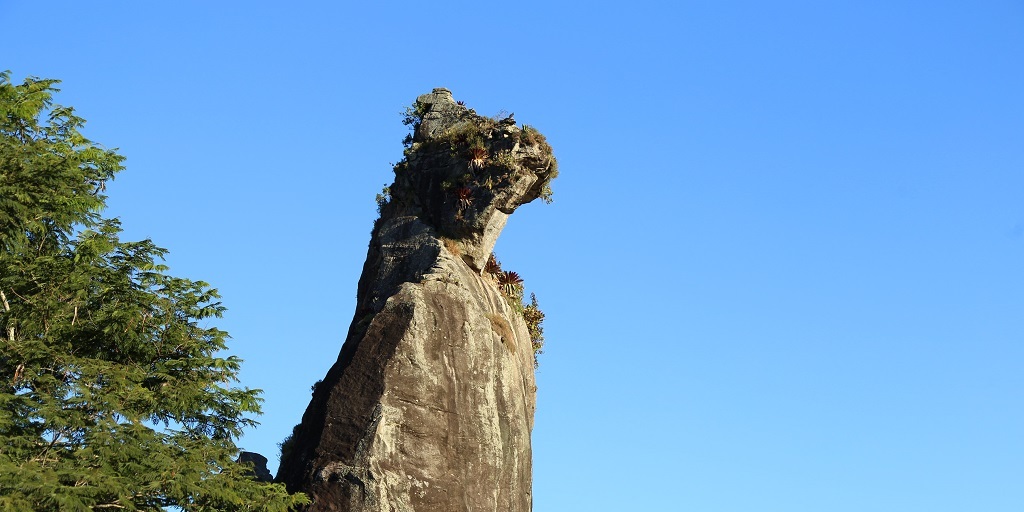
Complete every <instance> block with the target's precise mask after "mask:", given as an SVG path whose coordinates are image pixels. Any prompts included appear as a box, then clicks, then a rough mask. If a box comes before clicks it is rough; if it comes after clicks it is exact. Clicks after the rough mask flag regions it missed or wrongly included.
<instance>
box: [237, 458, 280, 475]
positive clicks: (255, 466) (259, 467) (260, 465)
mask: <svg viewBox="0 0 1024 512" xmlns="http://www.w3.org/2000/svg"><path fill="white" fill-rule="evenodd" d="M238 462H242V463H245V462H248V463H249V464H252V474H251V476H252V477H253V478H254V479H255V480H257V481H259V482H273V481H274V475H272V474H270V470H269V469H267V458H266V457H264V456H262V455H260V454H258V453H256V452H242V453H240V454H238Z"/></svg>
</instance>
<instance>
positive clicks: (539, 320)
mask: <svg viewBox="0 0 1024 512" xmlns="http://www.w3.org/2000/svg"><path fill="white" fill-rule="evenodd" d="M484 272H485V273H486V274H489V275H490V276H492V278H493V279H494V280H495V282H496V283H497V285H498V289H499V290H500V291H501V293H502V294H503V295H504V296H505V299H506V300H507V301H509V303H510V304H512V305H513V308H514V309H516V310H517V311H519V313H521V314H522V315H523V320H524V321H526V328H527V330H529V331H530V341H531V343H532V345H533V366H534V368H536V367H537V366H538V364H539V363H538V361H537V356H538V355H539V354H541V353H543V352H544V350H543V349H544V326H543V324H544V312H543V311H541V310H540V306H539V305H538V304H537V296H536V295H535V294H533V293H531V294H530V303H529V304H523V302H522V300H523V288H524V286H523V280H522V278H520V277H519V274H517V273H515V272H508V271H505V270H502V268H501V262H500V261H498V258H497V257H495V256H494V253H491V255H490V256H488V258H487V263H486V264H485V265H484Z"/></svg>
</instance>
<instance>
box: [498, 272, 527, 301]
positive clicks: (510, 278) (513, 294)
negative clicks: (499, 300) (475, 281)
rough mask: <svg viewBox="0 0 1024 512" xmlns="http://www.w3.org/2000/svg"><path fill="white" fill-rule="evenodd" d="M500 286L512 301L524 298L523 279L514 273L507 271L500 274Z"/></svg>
mask: <svg viewBox="0 0 1024 512" xmlns="http://www.w3.org/2000/svg"><path fill="white" fill-rule="evenodd" d="M498 286H499V287H501V291H502V292H504V293H505V296H507V297H508V298H510V299H517V300H518V299H521V298H522V297H523V278H521V277H519V274H517V273H515V272H512V271H505V272H502V273H500V274H498Z"/></svg>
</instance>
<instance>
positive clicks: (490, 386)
mask: <svg viewBox="0 0 1024 512" xmlns="http://www.w3.org/2000/svg"><path fill="white" fill-rule="evenodd" d="M406 121H407V123H408V124H411V125H412V128H413V134H412V135H411V136H410V137H409V138H408V139H407V140H406V143H407V146H408V147H407V149H406V151H405V159H403V160H402V162H400V163H399V164H398V165H396V166H395V182H394V184H392V185H391V186H390V187H389V191H390V199H389V200H388V199H387V198H382V200H381V201H380V202H381V217H380V219H378V220H377V222H376V223H375V225H374V230H373V234H372V237H371V240H370V247H369V251H368V254H367V258H366V263H365V264H364V266H363V273H362V276H361V277H360V279H359V286H358V292H357V302H356V312H355V316H354V318H353V320H352V325H351V326H350V327H349V331H348V336H347V338H346V339H345V343H344V345H343V346H342V348H341V354H340V355H339V356H338V361H337V362H336V363H335V364H334V366H333V367H331V369H330V370H329V371H328V373H327V376H326V377H325V378H324V379H323V381H321V382H319V383H318V384H317V385H316V386H315V387H314V390H313V398H312V400H311V401H310V404H309V406H308V408H307V409H306V412H305V414H304V415H303V417H302V423H301V424H299V425H298V426H296V427H295V430H294V432H293V435H292V437H291V438H290V439H289V440H288V441H286V442H285V443H284V444H283V446H282V457H281V467H280V470H279V472H278V475H277V479H278V480H279V481H283V482H285V483H286V484H287V485H288V488H289V490H291V491H303V492H305V493H307V494H308V495H309V497H310V498H311V499H312V500H313V503H312V505H310V507H309V508H308V510H311V511H313V510H315V511H326V510H331V511H380V512H384V511H424V512H426V511H430V512H448V511H451V512H455V511H459V512H463V511H473V512H477V511H501V512H509V511H511V512H528V511H530V510H531V508H532V496H531V485H532V481H531V479H532V476H531V471H532V460H531V448H530V431H531V429H532V427H533V414H534V408H535V391H536V385H535V381H534V353H533V346H532V344H531V335H530V334H531V333H530V330H529V329H528V327H527V324H526V322H525V321H524V316H523V308H522V306H521V304H519V300H520V298H519V297H517V296H516V294H515V292H514V290H515V288H514V287H515V286H518V284H517V283H516V282H515V279H514V278H513V279H512V280H511V281H510V280H509V279H508V275H509V273H501V272H499V271H498V270H496V269H495V268H494V262H493V261H490V262H489V257H490V255H491V251H492V250H493V248H494V244H495V242H496V240H497V238H498V235H499V234H500V232H501V230H502V228H503V227H504V226H505V222H506V220H507V219H508V216H509V215H510V214H512V212H514V211H515V209H516V208H517V207H519V206H520V205H523V204H525V203H528V202H530V201H533V200H534V199H537V198H544V199H547V198H549V195H550V189H549V188H548V186H549V184H550V182H551V179H552V178H554V176H555V174H556V172H557V171H556V166H555V160H554V157H553V156H552V153H551V147H550V146H549V145H548V144H547V142H545V140H544V137H543V136H541V135H540V134H539V133H538V132H536V131H535V130H533V129H532V128H530V127H528V126H523V127H519V126H517V125H516V122H515V121H514V120H513V119H512V118H511V116H509V117H507V118H505V119H494V118H487V117H482V116H479V115H477V114H476V113H475V112H474V111H473V110H471V109H468V108H467V107H465V106H463V105H462V104H460V103H457V102H456V101H455V100H454V99H453V98H452V95H451V92H449V91H448V90H447V89H434V91H433V92H431V93H430V94H424V95H422V96H420V97H419V98H418V99H417V100H416V103H415V104H414V107H413V108H411V109H410V111H409V114H408V117H407V119H406ZM502 278H503V279H502ZM510 290H513V291H512V293H509V291H510ZM520 294H521V291H520ZM510 296H511V297H512V298H510Z"/></svg>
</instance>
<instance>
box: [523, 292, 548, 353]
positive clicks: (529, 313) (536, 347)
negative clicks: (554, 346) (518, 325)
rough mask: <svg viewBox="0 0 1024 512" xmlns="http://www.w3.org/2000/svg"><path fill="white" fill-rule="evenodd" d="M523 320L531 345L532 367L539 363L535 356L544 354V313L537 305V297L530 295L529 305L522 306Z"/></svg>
mask: <svg viewBox="0 0 1024 512" xmlns="http://www.w3.org/2000/svg"><path fill="white" fill-rule="evenodd" d="M523 320H526V328H527V330H529V331H530V341H531V343H532V345H533V367H534V368H536V367H537V366H538V365H539V364H540V363H539V362H538V361H537V356H538V355H539V354H541V353H543V352H544V326H543V324H544V312H543V311H541V310H540V306H538V305H537V296H536V295H534V294H532V293H531V294H530V303H529V304H525V305H524V306H523Z"/></svg>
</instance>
